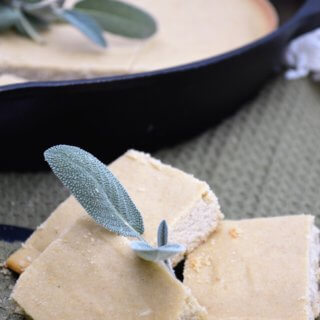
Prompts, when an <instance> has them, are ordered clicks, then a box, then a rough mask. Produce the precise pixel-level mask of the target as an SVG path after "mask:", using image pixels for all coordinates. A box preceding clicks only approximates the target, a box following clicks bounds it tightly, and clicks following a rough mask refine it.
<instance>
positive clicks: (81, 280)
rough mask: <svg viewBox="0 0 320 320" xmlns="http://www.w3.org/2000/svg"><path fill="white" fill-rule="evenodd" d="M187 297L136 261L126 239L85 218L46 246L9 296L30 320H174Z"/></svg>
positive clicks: (164, 275) (160, 269)
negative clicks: (11, 296)
mask: <svg viewBox="0 0 320 320" xmlns="http://www.w3.org/2000/svg"><path fill="white" fill-rule="evenodd" d="M188 296H189V293H188V292H187V290H186V289H185V288H184V286H183V285H182V284H181V283H180V282H179V281H178V280H176V279H175V278H174V277H173V276H172V275H171V274H170V273H169V272H168V271H167V269H166V268H165V267H164V266H162V265H161V264H159V263H153V262H147V261H144V260H142V259H140V258H138V256H137V255H136V254H135V253H134V252H133V251H132V249H131V248H130V246H129V241H128V240H127V239H126V238H124V237H120V236H116V235H115V234H112V233H110V232H108V231H107V230H105V229H104V228H102V227H100V226H98V225H97V224H96V223H95V222H93V221H92V220H91V218H89V217H85V218H82V219H79V220H78V223H77V224H75V225H74V226H72V227H71V228H70V229H69V230H68V231H67V232H66V233H65V234H64V235H63V236H62V237H61V238H59V239H57V240H56V241H54V242H53V243H52V244H50V246H49V247H48V248H47V249H46V250H45V251H44V252H43V253H42V254H41V256H39V257H38V258H37V259H36V260H35V261H34V262H33V264H32V265H31V266H30V267H29V268H28V269H27V270H26V271H25V272H24V273H23V274H22V275H21V276H20V278H19V280H18V282H17V284H16V286H15V288H14V291H13V298H14V299H15V300H16V301H17V302H18V304H19V305H20V306H21V307H22V308H23V309H24V310H25V312H26V313H27V314H28V315H29V316H31V317H32V318H33V319H34V320H39V319H47V320H50V319H52V320H53V319H61V320H62V319H63V320H67V319H79V320H81V319H83V320H86V319H95V320H99V319H101V320H104V319H105V317H106V315H107V317H108V318H110V319H115V320H116V319H119V320H122V319H132V320H134V319H159V320H161V319H163V320H167V319H172V320H178V319H179V315H180V314H181V313H182V312H183V309H184V307H185V306H184V304H185V300H186V299H187V298H188Z"/></svg>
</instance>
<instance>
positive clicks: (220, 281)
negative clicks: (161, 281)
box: [184, 215, 320, 320]
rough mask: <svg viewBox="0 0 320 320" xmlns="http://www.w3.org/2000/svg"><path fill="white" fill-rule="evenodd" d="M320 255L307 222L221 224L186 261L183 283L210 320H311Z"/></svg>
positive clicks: (310, 221) (288, 219) (314, 311)
mask: <svg viewBox="0 0 320 320" xmlns="http://www.w3.org/2000/svg"><path fill="white" fill-rule="evenodd" d="M319 251H320V249H319V230H318V228H317V227H316V226H315V225H314V217H312V216H308V215H298V216H287V217H276V218H259V219H252V220H242V221H223V222H221V224H220V226H219V228H218V230H217V231H216V232H215V233H214V234H213V235H212V236H211V237H210V239H209V240H208V241H207V242H206V243H205V244H203V245H201V246H200V247H199V248H197V249H196V250H195V251H194V252H193V253H191V254H190V255H189V257H188V258H187V261H186V267H185V270H184V283H185V284H186V285H187V286H188V287H189V288H190V289H191V291H192V293H193V294H194V296H195V297H196V298H197V299H198V301H199V303H200V304H201V305H202V306H204V307H206V308H207V310H208V314H209V315H208V319H211V320H213V319H219V320H231V319H232V320H249V319H252V320H253V319H261V320H262V319H274V320H276V319H277V320H280V319H281V320H311V319H314V318H316V317H317V316H318V315H319V290H318V276H319V254H320V252H319Z"/></svg>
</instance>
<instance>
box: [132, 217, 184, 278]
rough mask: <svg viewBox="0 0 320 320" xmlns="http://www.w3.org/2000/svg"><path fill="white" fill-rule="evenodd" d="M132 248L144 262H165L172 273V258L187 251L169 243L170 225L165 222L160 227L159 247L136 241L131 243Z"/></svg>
mask: <svg viewBox="0 0 320 320" xmlns="http://www.w3.org/2000/svg"><path fill="white" fill-rule="evenodd" d="M131 248H132V249H133V250H134V251H135V252H136V253H137V255H138V256H139V257H141V258H142V259H144V260H148V261H163V262H164V263H165V264H166V266H167V267H168V269H169V270H170V271H171V272H172V273H174V271H173V268H172V265H171V262H170V258H171V257H172V256H173V255H176V254H178V253H181V252H183V251H184V250H185V248H184V247H183V246H182V245H180V244H176V243H168V224H167V222H166V221H165V220H163V221H162V222H161V223H160V225H159V227H158V246H157V247H152V246H150V245H149V244H148V243H146V242H145V241H134V242H131Z"/></svg>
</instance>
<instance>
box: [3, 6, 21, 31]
mask: <svg viewBox="0 0 320 320" xmlns="http://www.w3.org/2000/svg"><path fill="white" fill-rule="evenodd" d="M19 19H20V15H19V11H17V10H15V9H14V8H11V7H9V6H6V5H3V4H0V31H4V30H7V29H10V28H11V27H13V26H15V25H16V24H17V23H18V22H19Z"/></svg>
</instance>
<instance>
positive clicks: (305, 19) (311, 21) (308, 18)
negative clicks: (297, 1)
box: [295, 0, 320, 36]
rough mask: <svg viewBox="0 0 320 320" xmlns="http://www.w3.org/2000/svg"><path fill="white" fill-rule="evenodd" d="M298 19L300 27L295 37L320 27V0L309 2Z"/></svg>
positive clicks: (301, 10) (303, 7) (308, 0)
mask: <svg viewBox="0 0 320 320" xmlns="http://www.w3.org/2000/svg"><path fill="white" fill-rule="evenodd" d="M296 18H297V21H298V25H299V26H298V29H297V32H296V34H295V36H298V35H300V34H302V33H305V32H309V31H311V30H313V29H315V28H318V27H320V0H307V1H306V3H305V4H304V5H303V6H302V8H301V9H300V10H299V12H298V14H297V17H296Z"/></svg>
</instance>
